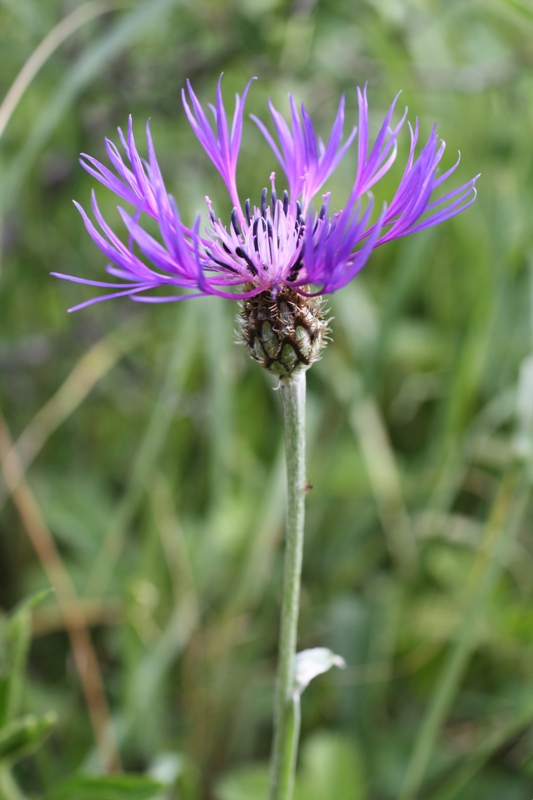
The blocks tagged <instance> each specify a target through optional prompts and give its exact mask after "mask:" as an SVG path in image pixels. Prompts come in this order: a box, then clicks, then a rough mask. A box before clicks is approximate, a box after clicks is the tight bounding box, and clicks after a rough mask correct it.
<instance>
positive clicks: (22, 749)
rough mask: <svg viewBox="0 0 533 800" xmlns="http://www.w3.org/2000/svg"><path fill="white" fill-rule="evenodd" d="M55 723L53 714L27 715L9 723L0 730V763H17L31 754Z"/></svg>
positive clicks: (55, 719)
mask: <svg viewBox="0 0 533 800" xmlns="http://www.w3.org/2000/svg"><path fill="white" fill-rule="evenodd" d="M56 723H57V715H56V714H54V713H53V712H49V713H48V714H44V715H43V716H42V717H37V716H35V714H28V715H27V716H25V717H21V718H20V719H16V720H14V721H13V722H10V723H9V724H8V725H6V726H5V727H4V728H2V730H0V761H5V760H9V761H10V762H12V763H13V762H15V761H19V760H20V759H21V758H24V757H25V756H27V755H29V754H30V753H33V752H34V751H35V750H37V749H38V748H39V747H40V746H41V745H42V743H43V742H44V741H45V740H46V739H47V738H48V736H49V735H50V733H51V731H52V728H53V727H54V726H55V724H56Z"/></svg>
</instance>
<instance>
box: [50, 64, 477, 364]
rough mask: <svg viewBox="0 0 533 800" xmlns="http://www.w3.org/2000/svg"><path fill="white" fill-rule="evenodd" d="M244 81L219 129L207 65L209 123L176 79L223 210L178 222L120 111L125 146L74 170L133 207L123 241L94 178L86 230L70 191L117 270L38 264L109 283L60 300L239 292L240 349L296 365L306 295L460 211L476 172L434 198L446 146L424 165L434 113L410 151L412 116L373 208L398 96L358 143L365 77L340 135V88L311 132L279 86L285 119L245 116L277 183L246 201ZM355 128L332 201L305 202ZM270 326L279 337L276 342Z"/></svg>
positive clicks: (304, 351)
mask: <svg viewBox="0 0 533 800" xmlns="http://www.w3.org/2000/svg"><path fill="white" fill-rule="evenodd" d="M221 77H222V76H221ZM252 80H253V79H252ZM251 83H252V81H250V82H249V83H248V84H247V86H246V87H245V89H244V92H243V94H242V97H239V95H236V103H235V112H234V116H233V122H232V125H231V129H230V127H229V125H228V119H227V116H226V111H225V108H224V103H223V100H222V92H221V78H220V79H219V81H218V86H217V91H216V102H215V105H214V106H213V105H211V106H210V108H211V111H212V113H213V116H214V123H215V125H214V129H213V127H212V125H211V123H210V121H209V119H208V117H207V115H206V113H205V111H204V109H203V107H202V105H201V104H200V102H199V100H198V98H197V97H196V95H195V93H194V91H193V89H192V87H191V85H190V83H189V81H187V92H185V90H183V91H182V99H183V106H184V109H185V113H186V115H187V118H188V120H189V122H190V124H191V127H192V129H193V131H194V133H195V134H196V136H197V138H198V140H199V141H200V144H201V145H202V147H203V148H204V150H205V152H206V153H207V155H208V156H209V158H210V159H211V161H212V162H213V164H214V165H215V167H216V169H217V170H218V172H219V173H220V175H221V177H222V179H223V180H224V183H225V185H226V188H227V190H228V193H229V197H230V200H231V202H232V204H233V210H232V212H231V217H230V220H229V221H227V223H226V222H224V221H222V220H221V219H220V218H218V217H217V216H216V214H215V211H214V209H213V206H212V203H211V201H210V200H209V198H208V197H206V204H207V227H206V229H205V230H201V226H200V221H201V218H200V215H199V216H198V217H197V218H196V221H195V222H194V224H193V226H192V228H191V227H188V226H187V225H186V224H185V223H184V222H182V220H181V217H180V213H179V210H178V206H177V204H176V201H175V200H174V198H173V197H172V196H171V195H169V194H168V192H167V190H166V188H165V183H164V180H163V177H162V174H161V170H160V168H159V164H158V162H157V158H156V154H155V149H154V145H153V141H152V136H151V133H150V127H149V124H148V123H147V126H146V139H147V145H148V160H147V161H144V160H143V159H141V157H140V156H139V153H138V151H137V147H136V144H135V139H134V136H133V130H132V120H131V117H130V120H129V125H128V131H127V134H126V135H124V134H123V132H122V131H121V129H120V128H119V130H118V133H119V138H120V142H121V145H122V148H123V151H124V156H125V158H124V156H123V155H121V153H120V151H119V149H118V148H117V147H116V145H115V144H114V143H113V142H111V141H110V140H109V139H106V143H105V144H106V150H107V155H108V157H109V160H110V162H111V165H112V167H113V169H109V168H108V167H107V166H105V165H104V164H102V163H101V162H100V161H98V160H97V159H95V158H93V157H92V156H89V155H85V154H83V155H82V157H81V164H82V166H83V167H84V168H85V169H86V170H87V172H89V173H90V174H91V175H92V176H93V177H95V178H96V179H97V180H98V181H100V183H102V184H103V185H104V186H106V187H107V188H108V189H110V190H111V191H112V192H114V194H116V195H118V197H120V198H122V199H123V200H125V201H126V202H128V203H130V204H131V205H132V206H134V208H135V212H134V213H133V214H132V213H128V212H127V211H125V210H124V209H123V208H121V207H120V206H119V207H118V210H119V213H120V215H121V217H122V220H123V222H124V225H125V227H126V230H127V232H128V234H129V242H128V244H127V245H126V244H124V243H123V241H122V240H121V239H120V238H119V237H118V236H117V235H116V234H115V232H114V231H113V230H112V228H111V227H110V226H109V225H108V224H107V223H106V221H105V220H104V218H103V216H102V214H101V212H100V209H99V207H98V204H97V202H96V197H95V194H94V191H93V193H92V210H93V213H94V217H95V220H96V223H97V225H98V228H99V230H98V228H97V227H96V226H95V225H94V224H93V222H92V221H91V220H90V218H89V216H88V215H87V214H86V212H85V211H84V210H83V208H82V207H81V206H80V205H79V204H78V203H76V206H77V208H78V209H79V211H80V214H81V215H82V217H83V220H84V223H85V226H86V228H87V230H88V232H89V234H90V236H91V237H92V239H93V240H94V242H95V243H96V245H97V246H98V247H99V248H100V250H101V251H102V252H103V253H104V255H105V256H106V257H107V259H108V260H109V262H110V263H109V264H108V266H107V272H108V273H109V274H110V275H111V276H113V277H114V278H117V279H119V281H120V283H110V282H104V281H97V280H90V279H88V278H81V277H74V276H71V275H63V274H60V273H55V272H54V273H52V274H53V275H55V276H56V277H59V278H64V279H66V280H70V281H74V282H77V283H84V284H88V285H90V286H98V287H104V288H110V289H112V290H113V291H112V292H111V293H109V294H104V295H103V296H99V297H94V298H92V299H90V300H86V301H85V302H83V303H80V304H79V305H76V306H74V307H73V308H71V309H70V311H75V310H77V309H80V308H83V307H84V306H88V305H91V304H92V303H96V302H100V301H102V300H108V299H111V298H114V297H120V296H122V295H128V296H129V297H131V298H132V299H133V300H137V301H138V302H144V303H165V302H169V301H176V300H185V299H190V298H192V297H200V296H203V295H218V296H220V297H225V298H229V299H232V300H242V301H244V312H243V313H244V316H245V318H246V319H247V320H250V319H252V320H253V324H252V325H251V326H250V325H248V326H247V324H246V320H245V321H244V323H243V338H244V340H245V341H246V342H247V344H248V345H249V346H250V349H251V354H252V355H253V357H254V358H256V360H259V361H260V362H261V363H262V364H263V366H266V367H267V368H269V369H271V370H273V371H274V372H277V374H279V375H280V377H283V375H288V374H291V373H292V371H294V369H300V368H306V367H307V366H309V365H310V363H311V362H312V361H313V360H314V358H316V357H317V355H318V353H319V352H320V350H321V348H322V346H323V339H324V337H323V333H324V330H325V324H324V323H322V314H321V308H322V304H321V302H320V300H314V301H313V300H312V298H319V297H320V296H321V295H323V294H329V293H332V292H334V291H336V290H337V289H340V288H342V287H343V286H345V285H346V284H347V283H348V282H349V281H351V280H352V279H353V278H354V276H355V275H357V273H358V272H359V271H360V270H361V269H362V268H363V266H364V265H365V264H366V262H367V260H368V258H369V256H370V254H371V253H372V251H373V250H374V248H376V247H378V246H379V245H382V244H384V243H385V242H389V241H392V240H393V239H398V238H400V237H403V236H407V235H408V234H411V233H415V232H416V231H420V230H423V229H425V228H429V227H431V226H432V225H436V224H438V223H440V222H443V221H444V220H447V219H449V218H450V217H453V216H455V215H456V214H459V213H460V212H461V211H464V210H465V208H467V207H468V206H469V205H470V204H471V203H473V202H474V199H475V195H476V190H475V182H476V178H477V177H478V176H476V177H475V178H472V179H471V180H470V181H468V182H467V183H465V184H463V185H462V186H460V187H459V188H454V189H452V190H451V191H450V192H448V193H447V194H445V195H444V196H442V197H440V198H438V199H434V198H433V195H434V192H435V190H436V189H438V188H439V187H440V186H441V184H443V183H444V182H445V181H446V180H447V179H448V178H449V177H450V175H452V173H453V172H454V171H455V169H456V168H457V166H458V164H459V160H460V157H459V158H458V159H457V161H456V163H455V164H454V165H453V166H452V167H451V168H450V169H448V170H447V171H446V172H444V173H443V174H441V175H437V167H438V165H439V163H440V161H441V159H442V156H443V154H444V150H445V143H444V142H443V141H441V140H439V138H438V136H437V133H436V126H434V127H433V129H432V131H431V133H430V135H429V138H428V140H427V142H426V144H425V145H424V146H423V147H422V148H421V150H420V152H419V153H418V155H416V148H417V144H418V139H419V128H418V120H416V122H415V125H414V128H413V127H412V126H411V125H410V123H407V124H408V126H409V132H410V137H411V144H410V150H409V156H408V158H407V163H406V165H405V169H404V172H403V175H402V177H401V179H400V182H399V184H398V188H397V190H396V193H395V194H394V197H393V198H392V200H391V202H390V203H389V204H388V205H385V206H384V208H383V210H382V211H381V213H380V214H379V216H378V218H377V219H376V220H374V221H373V220H372V207H373V200H372V195H371V194H370V190H371V188H372V187H373V186H374V185H375V184H376V183H377V182H378V181H379V180H380V179H381V178H382V177H383V176H384V175H385V174H386V173H387V172H388V171H389V169H390V168H391V166H392V165H393V163H394V161H395V159H396V155H397V137H398V134H399V132H400V130H401V129H402V127H403V125H404V122H405V120H406V115H407V109H406V110H405V113H404V114H403V116H402V118H401V119H400V121H399V122H398V123H397V124H396V125H395V126H394V127H391V120H392V116H393V112H394V109H395V106H396V102H397V99H398V95H397V96H396V98H395V99H394V101H393V102H392V105H391V106H390V108H389V110H388V112H387V114H386V116H385V119H384V121H383V124H382V125H381V128H380V130H379V132H378V134H377V137H376V139H375V141H374V142H373V144H372V146H370V145H369V138H370V137H369V118H368V102H367V92H366V86H365V88H364V89H363V90H362V91H361V90H360V89H357V99H358V104H359V125H358V126H357V127H354V128H353V130H352V131H351V133H350V134H349V136H348V138H347V139H346V141H345V142H344V143H343V142H342V139H343V127H344V105H345V102H344V96H342V97H341V100H340V102H339V107H338V110H337V114H336V117H335V121H334V123H333V127H332V130H331V135H330V137H329V141H328V142H327V144H324V143H323V142H322V140H321V139H320V138H318V137H317V135H316V133H315V130H314V127H313V123H312V121H311V119H310V117H309V115H308V113H307V111H306V110H305V107H304V106H303V105H302V106H301V109H300V110H298V108H297V106H296V102H295V100H294V98H293V96H292V95H289V102H290V121H289V122H287V121H286V120H285V119H284V117H283V116H282V115H281V114H280V112H279V111H277V110H276V109H275V108H274V106H273V104H272V103H271V102H269V109H270V114H271V117H272V122H273V125H274V129H275V132H276V136H277V141H276V139H275V138H274V136H273V135H272V134H271V133H270V131H269V130H268V129H267V127H266V126H265V125H264V124H263V122H261V120H259V119H258V118H257V117H255V116H252V119H253V120H254V122H255V123H256V125H257V126H258V127H259V129H260V131H261V132H262V134H263V135H264V137H265V139H266V140H267V142H268V144H269V145H270V147H271V149H272V151H273V153H274V155H275V157H276V159H277V160H278V162H279V164H280V166H281V168H282V170H283V172H284V175H285V179H286V186H287V188H286V189H285V190H284V191H283V193H282V195H281V197H278V194H277V192H276V187H275V173H274V172H272V173H271V175H270V186H271V189H270V196H269V192H268V190H267V189H266V188H264V189H263V192H262V195H261V199H260V201H259V203H258V205H254V206H252V205H251V204H250V200H246V202H245V203H244V206H243V205H242V204H241V202H240V199H239V194H238V189H237V181H236V169H237V159H238V155H239V149H240V144H241V138H242V127H243V114H244V104H245V100H246V96H247V94H248V91H249V89H250V86H251ZM356 135H358V141H357V156H358V159H357V169H356V172H355V180H354V183H353V186H352V189H351V192H350V195H349V197H348V200H347V202H346V205H345V207H344V208H343V209H342V210H337V211H332V210H331V201H330V194H329V192H328V193H326V194H324V195H323V196H322V204H321V206H320V208H319V209H318V210H314V209H313V205H312V200H313V198H314V197H315V196H316V195H317V194H318V192H319V191H320V189H321V188H322V186H323V185H324V183H325V182H326V181H327V179H328V178H329V177H330V176H331V175H332V173H333V172H334V171H335V170H336V169H337V167H338V166H339V164H340V162H341V160H342V158H343V156H344V155H345V153H346V151H347V150H348V148H349V147H350V145H351V144H352V142H353V141H354V139H355V138H356ZM142 215H146V216H148V217H152V218H153V219H154V220H155V221H156V222H157V224H158V227H159V232H160V240H159V241H158V240H157V239H156V238H154V237H153V236H151V235H150V234H149V233H147V231H146V230H145V229H144V228H143V226H142V221H141V218H142ZM134 244H136V245H137V248H135V247H134ZM159 287H164V288H165V289H167V290H169V289H170V292H171V293H170V294H166V295H165V296H153V295H146V293H147V292H150V291H151V290H153V289H157V288H159ZM176 290H178V291H179V293H178V294H176V293H175V291H176ZM287 303H288V304H289V306H290V307H291V308H292V309H297V310H298V320H297V324H296V327H297V328H298V327H299V328H300V329H302V330H303V331H304V333H303V334H302V335H301V336H300V338H301V339H302V342H301V343H298V336H297V335H296V334H295V333H294V328H295V326H294V325H289V328H288V329H287V325H285V324H284V322H283V320H284V318H286V317H287V314H286V313H285V310H284V309H285V306H286V304H287ZM272 304H274V306H275V309H274V312H273V313H274V320H273V322H274V326H273V327H274V329H279V330H280V331H281V333H280V334H279V335H277V334H276V333H275V332H274V336H272V331H271V328H268V326H267V328H268V330H267V331H266V336H263V332H262V330H261V329H260V327H261V326H259V328H258V322H262V321H264V318H265V315H266V316H267V317H268V316H269V315H271V312H269V311H268V309H269V308H270V309H272V308H273V305H272ZM265 305H266V306H267V309H265V308H264V306H265ZM271 327H272V326H271ZM300 333H301V331H300ZM280 336H281V340H282V344H281V348H280V347H279V346H278V345H279V342H276V338H277V339H280ZM287 343H289V344H290V350H287V349H286V353H287V355H288V363H283V359H282V361H281V363H280V361H279V356H280V355H281V351H282V350H283V347H284V346H285V344H287Z"/></svg>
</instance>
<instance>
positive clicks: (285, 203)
mask: <svg viewBox="0 0 533 800" xmlns="http://www.w3.org/2000/svg"><path fill="white" fill-rule="evenodd" d="M288 210H289V193H288V192H287V190H285V191H284V192H283V213H284V214H285V216H287V212H288Z"/></svg>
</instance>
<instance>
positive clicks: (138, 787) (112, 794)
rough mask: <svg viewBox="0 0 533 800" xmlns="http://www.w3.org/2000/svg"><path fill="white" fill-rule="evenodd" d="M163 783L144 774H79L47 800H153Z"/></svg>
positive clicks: (52, 793)
mask: <svg viewBox="0 0 533 800" xmlns="http://www.w3.org/2000/svg"><path fill="white" fill-rule="evenodd" d="M163 789H164V786H163V784H162V783H159V781H154V780H152V779H151V778H145V777H143V776H142V775H113V776H111V777H88V776H84V775H78V776H76V777H74V778H70V779H69V780H68V781H65V783H62V784H60V785H59V786H57V787H55V788H54V789H52V791H51V792H50V793H49V794H48V795H47V796H46V797H47V800H151V798H152V797H154V795H157V794H158V793H159V792H161V791H162V790H163Z"/></svg>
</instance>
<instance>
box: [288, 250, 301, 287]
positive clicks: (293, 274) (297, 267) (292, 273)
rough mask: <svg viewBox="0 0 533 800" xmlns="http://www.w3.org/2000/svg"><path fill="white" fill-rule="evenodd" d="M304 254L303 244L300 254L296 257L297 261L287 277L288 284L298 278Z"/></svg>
mask: <svg viewBox="0 0 533 800" xmlns="http://www.w3.org/2000/svg"><path fill="white" fill-rule="evenodd" d="M304 252H305V242H304V244H303V245H302V249H301V250H300V254H299V256H298V261H297V262H296V263H295V264H293V265H292V267H291V271H290V272H289V274H288V275H287V280H288V281H289V282H290V283H293V282H294V281H295V280H297V278H298V273H299V272H300V270H301V268H302V266H303V258H304Z"/></svg>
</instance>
